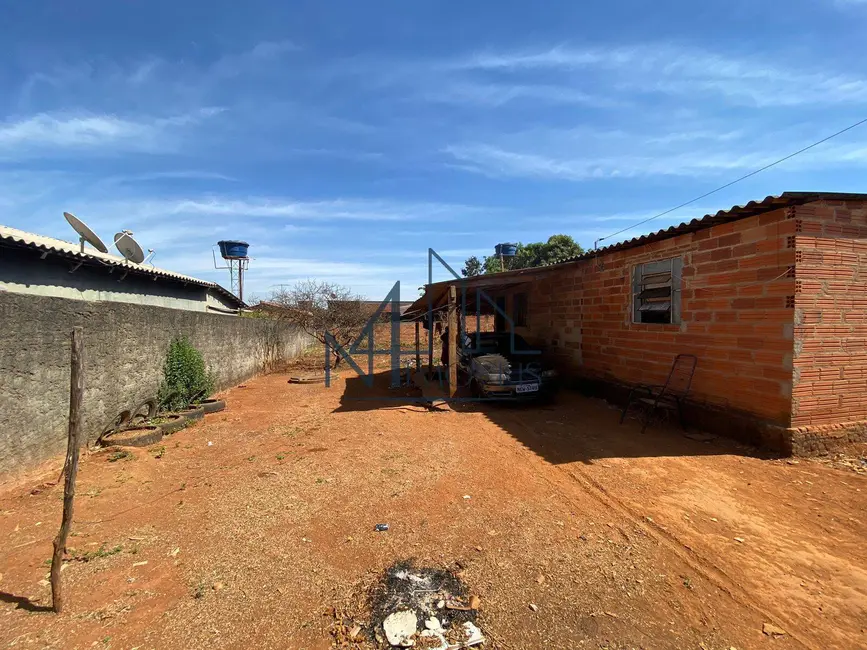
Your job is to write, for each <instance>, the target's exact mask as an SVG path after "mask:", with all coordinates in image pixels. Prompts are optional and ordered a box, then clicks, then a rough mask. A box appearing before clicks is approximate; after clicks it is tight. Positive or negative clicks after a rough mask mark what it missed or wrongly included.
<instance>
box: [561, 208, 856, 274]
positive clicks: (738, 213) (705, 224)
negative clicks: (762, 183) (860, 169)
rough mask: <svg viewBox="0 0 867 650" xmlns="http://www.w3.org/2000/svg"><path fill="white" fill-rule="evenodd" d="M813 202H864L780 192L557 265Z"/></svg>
mask: <svg viewBox="0 0 867 650" xmlns="http://www.w3.org/2000/svg"><path fill="white" fill-rule="evenodd" d="M813 201H867V194H859V193H846V192H783V193H782V194H780V195H779V196H766V197H765V198H764V199H762V200H761V201H750V202H749V203H747V204H746V205H735V206H732V207H731V208H729V209H728V210H720V211H719V212H717V213H716V214H706V215H705V216H704V217H702V218H701V219H693V220H692V221H690V222H689V223H681V224H680V225H679V226H670V227H669V228H665V229H664V230H658V231H656V232H654V233H650V234H648V235H641V236H639V237H633V238H632V239H628V240H626V241H622V242H619V243H617V244H611V245H609V246H604V247H602V248H600V249H597V250H593V251H587V252H585V253H583V254H582V255H578V256H577V257H573V258H570V259H567V260H563V261H562V262H558V264H559V263H563V262H575V261H577V260H583V259H589V258H591V257H596V256H598V255H604V254H605V253H613V252H615V251H620V250H625V249H628V248H634V247H636V246H644V245H645V244H650V243H652V242H655V241H660V240H662V239H669V238H671V237H677V236H678V235H683V234H686V233H690V232H695V231H697V230H703V229H705V228H711V227H712V226H717V225H719V224H721V223H726V222H728V221H737V220H738V219H745V218H747V217H753V216H755V215H757V214H764V213H765V212H771V211H773V210H779V209H780V208H788V207H792V206H797V205H804V204H805V203H812V202H813Z"/></svg>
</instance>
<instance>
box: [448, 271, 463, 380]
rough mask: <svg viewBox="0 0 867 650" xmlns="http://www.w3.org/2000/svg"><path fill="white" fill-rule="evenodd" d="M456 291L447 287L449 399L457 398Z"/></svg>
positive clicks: (451, 285)
mask: <svg viewBox="0 0 867 650" xmlns="http://www.w3.org/2000/svg"><path fill="white" fill-rule="evenodd" d="M456 303H457V290H456V289H455V285H453V284H450V285H449V309H448V326H447V328H446V331H447V332H448V333H449V336H448V340H447V342H446V344H447V345H448V347H449V397H457V394H458V353H459V350H458V346H457V345H456V343H455V342H456V341H458V340H460V339H459V338H458V319H457V304H456Z"/></svg>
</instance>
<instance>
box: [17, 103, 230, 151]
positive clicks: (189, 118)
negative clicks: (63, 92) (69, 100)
mask: <svg viewBox="0 0 867 650" xmlns="http://www.w3.org/2000/svg"><path fill="white" fill-rule="evenodd" d="M222 110H223V109H220V108H203V109H201V110H198V111H196V112H194V113H188V114H183V115H174V116H170V117H164V118H152V117H150V118H137V119H136V118H124V117H118V116H116V115H105V114H101V115H100V114H87V113H39V114H37V115H32V116H30V117H25V118H21V119H19V120H7V121H6V122H2V123H0V153H2V152H7V155H8V154H12V156H13V157H26V156H27V155H28V153H30V152H31V151H32V150H38V153H39V154H40V155H44V154H45V153H46V152H47V153H51V151H58V150H69V149H74V150H77V151H83V150H96V149H101V150H114V151H125V152H131V151H156V150H161V149H173V148H174V147H175V146H176V145H177V142H176V141H175V142H174V143H172V142H169V141H168V139H167V138H165V137H164V136H166V135H168V134H169V132H172V131H175V130H177V129H180V128H182V127H186V126H191V125H195V124H198V123H199V122H201V121H203V120H206V119H208V118H210V117H213V116H214V115H217V114H218V113H220V112H221V111H222Z"/></svg>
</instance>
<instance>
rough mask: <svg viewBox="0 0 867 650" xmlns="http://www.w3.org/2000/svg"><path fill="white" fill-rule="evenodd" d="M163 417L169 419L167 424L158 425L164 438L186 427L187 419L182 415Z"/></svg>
mask: <svg viewBox="0 0 867 650" xmlns="http://www.w3.org/2000/svg"><path fill="white" fill-rule="evenodd" d="M165 417H168V418H171V420H169V421H168V422H163V423H162V424H160V425H159V428H160V430H161V431H162V432H163V435H165V436H169V435H171V434H173V433H177V432H178V431H180V430H181V429H183V428H184V427H185V426H187V418H185V417H184V416H183V415H167V416H165Z"/></svg>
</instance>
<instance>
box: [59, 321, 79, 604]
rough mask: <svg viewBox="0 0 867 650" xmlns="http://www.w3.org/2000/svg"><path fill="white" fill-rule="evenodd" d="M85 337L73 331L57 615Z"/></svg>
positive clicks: (75, 468)
mask: <svg viewBox="0 0 867 650" xmlns="http://www.w3.org/2000/svg"><path fill="white" fill-rule="evenodd" d="M83 338H84V335H83V332H82V329H81V327H75V328H73V330H72V356H71V363H70V367H71V374H70V381H69V430H68V436H67V441H66V463H65V465H64V468H65V473H66V482H65V483H64V485H63V518H62V519H61V523H60V530H59V531H58V532H57V537H55V538H54V556H53V557H52V560H51V603H52V607H53V609H54V611H55V612H57V613H58V614H59V613H60V612H61V611H63V591H62V588H61V584H60V569H61V568H62V566H63V554H64V552H65V551H66V538H67V537H68V536H69V529H70V528H71V526H72V508H73V502H74V499H75V478H76V475H77V474H78V452H79V450H80V447H81V445H80V442H79V436H80V435H81V402H82V398H83V396H84V373H83V372H82V366H83V365H84V364H83V361H84V359H83V354H84V341H83Z"/></svg>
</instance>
